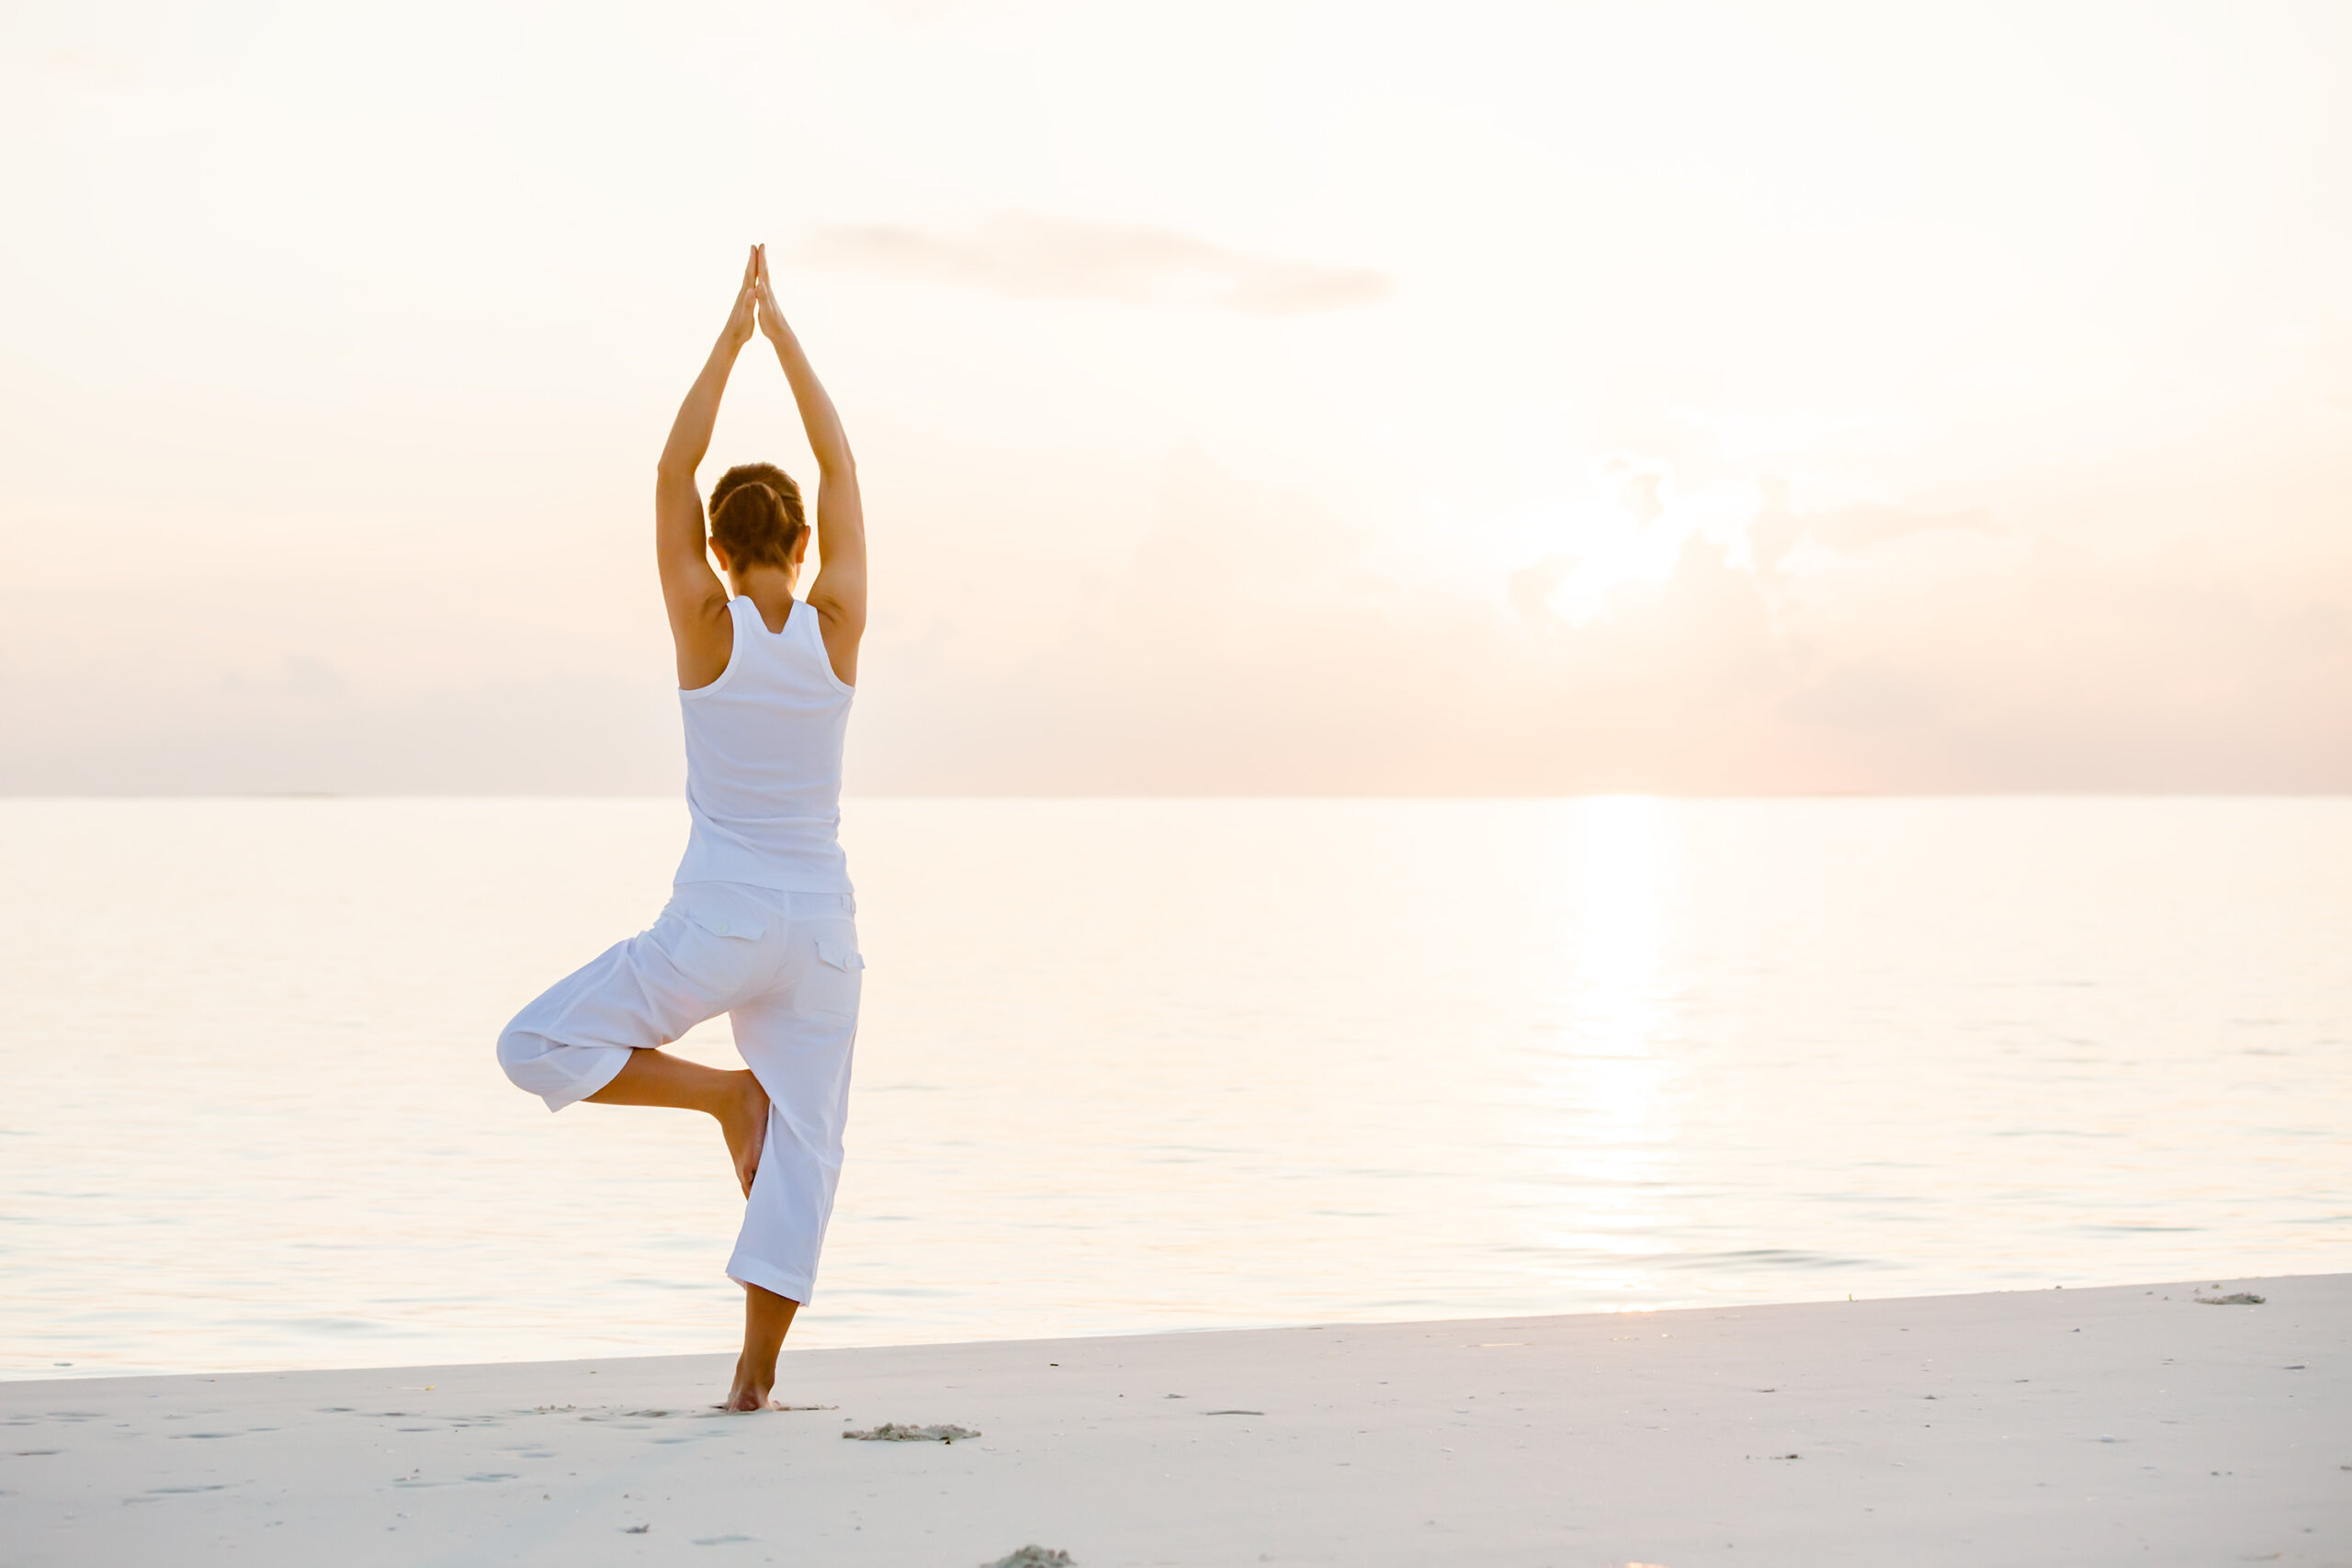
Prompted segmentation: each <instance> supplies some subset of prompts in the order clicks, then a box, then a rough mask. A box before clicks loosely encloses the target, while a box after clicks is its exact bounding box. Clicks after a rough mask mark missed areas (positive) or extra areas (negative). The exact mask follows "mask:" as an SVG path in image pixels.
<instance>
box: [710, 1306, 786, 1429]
mask: <svg viewBox="0 0 2352 1568" xmlns="http://www.w3.org/2000/svg"><path fill="white" fill-rule="evenodd" d="M799 1310H800V1303H798V1302H796V1301H794V1300H793V1299H792V1298H791V1297H790V1296H779V1295H777V1294H776V1293H775V1292H774V1291H770V1290H763V1289H762V1288H761V1287H760V1286H758V1285H746V1286H744V1287H743V1353H742V1354H741V1355H740V1356H738V1357H736V1358H735V1382H734V1385H733V1386H732V1387H730V1388H729V1389H728V1391H727V1403H726V1404H724V1405H722V1406H721V1407H720V1408H722V1409H726V1410H765V1409H767V1408H768V1393H769V1391H770V1390H771V1389H773V1388H775V1358H776V1352H778V1351H780V1350H782V1349H783V1348H784V1337H785V1335H786V1333H787V1332H789V1331H790V1329H791V1327H792V1314H795V1313H797V1312H798V1311H799Z"/></svg>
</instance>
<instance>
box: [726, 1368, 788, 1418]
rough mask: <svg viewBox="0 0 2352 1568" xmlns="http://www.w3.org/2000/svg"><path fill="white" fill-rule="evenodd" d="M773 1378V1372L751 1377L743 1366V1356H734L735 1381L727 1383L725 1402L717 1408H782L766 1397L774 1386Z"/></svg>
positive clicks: (735, 1409) (744, 1409)
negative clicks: (764, 1376) (758, 1377)
mask: <svg viewBox="0 0 2352 1568" xmlns="http://www.w3.org/2000/svg"><path fill="white" fill-rule="evenodd" d="M774 1379H775V1374H774V1373H770V1374H769V1376H768V1377H767V1378H766V1379H756V1378H753V1377H752V1376H751V1374H750V1371H749V1370H748V1369H746V1368H745V1367H744V1365H743V1358H742V1357H741V1356H738V1357H736V1358H735V1381H734V1382H731V1383H729V1385H728V1388H727V1403H725V1404H721V1405H720V1406H719V1408H720V1409H721V1410H728V1411H747V1410H781V1409H783V1408H784V1406H783V1405H781V1404H777V1403H776V1402H775V1400H773V1399H771V1398H769V1397H768V1393H769V1391H770V1390H771V1389H772V1388H773V1387H774V1386H775V1382H774Z"/></svg>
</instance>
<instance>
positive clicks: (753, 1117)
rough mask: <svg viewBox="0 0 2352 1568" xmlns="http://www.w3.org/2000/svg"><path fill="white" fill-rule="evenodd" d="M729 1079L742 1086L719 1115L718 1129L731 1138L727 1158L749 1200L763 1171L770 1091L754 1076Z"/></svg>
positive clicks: (741, 1074) (735, 1074) (747, 1075)
mask: <svg viewBox="0 0 2352 1568" xmlns="http://www.w3.org/2000/svg"><path fill="white" fill-rule="evenodd" d="M728 1076H729V1077H737V1078H741V1080H742V1082H741V1084H740V1085H738V1086H737V1089H736V1093H735V1095H734V1096H733V1098H732V1099H731V1100H729V1102H728V1104H727V1105H726V1107H725V1108H724V1109H722V1110H721V1111H719V1112H718V1128H719V1131H720V1132H722V1133H724V1134H726V1135H727V1154H728V1156H729V1158H730V1159H732V1160H733V1161H734V1162H735V1179H736V1180H738V1181H740V1182H741V1183H742V1184H743V1196H744V1197H746V1198H749V1197H750V1196H751V1195H752V1178H753V1177H755V1176H757V1175H758V1174H759V1171H760V1154H761V1151H762V1150H763V1149H764V1148H765V1147H766V1145H767V1135H768V1091H767V1090H766V1089H762V1088H761V1087H760V1080H759V1078H758V1077H756V1076H755V1075H753V1074H752V1073H749V1072H742V1073H730V1074H729V1075H728Z"/></svg>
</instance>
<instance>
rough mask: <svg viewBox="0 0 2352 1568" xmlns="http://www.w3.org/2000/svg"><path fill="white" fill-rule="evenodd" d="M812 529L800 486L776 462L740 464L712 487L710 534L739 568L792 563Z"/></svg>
mask: <svg viewBox="0 0 2352 1568" xmlns="http://www.w3.org/2000/svg"><path fill="white" fill-rule="evenodd" d="M808 528H809V520H808V516H807V514H806V513H804V512H803V511H802V510H801V506H800V487H799V486H798V485H797V484H794V483H793V482H792V476H791V475H789V474H787V473H786V472H785V471H784V470H783V469H782V468H777V467H776V466H775V464H774V463H739V464H737V465H736V466H735V467H733V468H729V469H728V470H727V471H726V472H725V473H723V474H721V475H719V476H718V483H717V484H715V485H713V486H711V487H710V536H711V537H712V538H714V539H716V540H718V543H719V545H720V546H721V547H724V548H725V549H726V551H727V559H728V561H729V563H730V564H731V565H732V566H733V567H734V568H735V569H736V570H739V571H740V570H742V569H743V568H745V567H747V566H790V565H791V564H792V552H793V550H794V549H795V547H797V546H798V545H799V543H800V536H801V535H803V534H804V533H806V532H808Z"/></svg>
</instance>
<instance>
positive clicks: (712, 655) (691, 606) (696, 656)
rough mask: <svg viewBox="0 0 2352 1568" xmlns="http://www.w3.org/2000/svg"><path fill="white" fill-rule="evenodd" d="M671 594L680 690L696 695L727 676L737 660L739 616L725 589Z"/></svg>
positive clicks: (671, 615) (673, 641) (671, 634)
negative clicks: (729, 602)
mask: <svg viewBox="0 0 2352 1568" xmlns="http://www.w3.org/2000/svg"><path fill="white" fill-rule="evenodd" d="M713 590H714V591H713V592H709V593H707V594H701V593H695V594H675V595H670V596H668V597H669V601H670V640H671V642H672V643H673V645H674V647H675V648H676V649H677V654H678V689H679V690H680V691H682V692H692V691H696V690H699V689H700V688H702V687H704V686H707V685H709V684H710V683H711V682H714V681H716V680H718V678H719V677H720V676H721V675H724V674H726V673H727V666H728V663H729V661H730V660H732V659H733V658H734V657H735V615H734V611H733V610H732V608H731V607H730V606H729V604H728V602H727V593H726V591H725V590H724V589H720V588H718V587H717V586H716V583H715V582H714V585H713Z"/></svg>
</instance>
